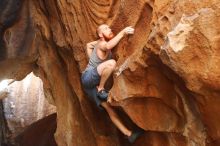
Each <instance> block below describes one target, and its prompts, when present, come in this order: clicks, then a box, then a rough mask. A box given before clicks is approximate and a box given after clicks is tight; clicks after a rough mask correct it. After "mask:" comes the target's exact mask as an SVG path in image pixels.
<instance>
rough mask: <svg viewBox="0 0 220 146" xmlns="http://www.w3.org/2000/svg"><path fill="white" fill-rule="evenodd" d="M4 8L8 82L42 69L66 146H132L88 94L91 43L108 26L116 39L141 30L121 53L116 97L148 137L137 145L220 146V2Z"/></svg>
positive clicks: (87, 2)
mask: <svg viewBox="0 0 220 146" xmlns="http://www.w3.org/2000/svg"><path fill="white" fill-rule="evenodd" d="M16 2H19V3H17V5H15V3H16ZM2 5H4V7H3V9H1V13H0V15H1V17H0V21H1V25H0V26H1V28H0V30H1V38H0V39H1V44H2V45H1V62H0V66H1V68H0V78H1V79H3V78H14V79H16V80H20V79H22V78H24V77H25V76H26V75H27V74H28V73H29V72H31V71H33V72H34V74H36V75H37V76H39V77H40V78H41V79H42V80H43V83H44V92H45V94H46V97H47V98H48V99H49V100H50V101H51V102H54V104H55V105H56V107H57V129H56V133H55V139H56V142H57V144H58V145H59V146H65V145H68V146H73V145H77V146H88V145H90V146H102V145H104V146H116V145H129V144H128V143H126V142H125V141H124V140H123V138H121V136H120V133H118V131H117V130H116V129H115V127H114V125H112V124H111V121H110V120H109V119H108V116H107V115H106V114H105V113H104V112H102V111H99V110H98V109H97V108H96V107H95V106H94V105H93V103H91V102H90V101H89V100H88V98H87V97H86V96H85V95H84V93H83V91H82V88H81V83H80V75H81V72H82V71H83V70H84V69H85V67H86V64H87V62H88V59H87V58H86V54H85V45H86V43H87V42H89V41H92V40H95V39H96V36H95V30H96V28H97V26H98V25H100V24H102V23H107V24H109V25H110V26H111V28H112V29H113V31H114V32H115V33H118V32H119V31H120V30H121V29H123V28H124V27H126V26H130V25H131V26H133V27H134V28H135V34H134V35H132V36H129V37H125V38H124V39H123V40H122V41H121V42H120V43H119V45H117V47H115V48H114V51H113V55H114V58H115V59H116V60H117V70H116V72H115V76H114V86H113V87H112V89H111V98H112V99H114V101H113V102H112V103H111V104H112V105H113V106H116V108H117V107H118V108H121V109H123V111H125V112H126V114H127V115H128V117H129V118H130V119H131V120H132V121H133V123H134V124H136V125H137V126H139V127H141V128H143V129H144V130H145V131H146V132H145V134H144V135H143V136H141V137H140V139H138V140H137V141H136V142H135V143H134V144H133V145H134V146H142V145H143V146H145V145H152V146H154V145H161V146H163V145H170V146H171V145H178V146H179V145H180V146H193V145H198V146H205V145H210V146H214V145H220V134H219V132H218V131H219V130H220V124H219V121H220V119H219V117H220V115H219V114H220V112H219V111H220V109H219V106H218V105H219V104H220V100H219V98H218V97H219V96H220V92H219V89H220V76H219V74H220V63H219V62H220V57H219V55H218V54H219V52H220V48H219V47H220V25H218V24H219V21H220V19H219V17H220V15H219V14H220V2H219V1H218V0H204V1H189V0H184V1H171V0H164V1H159V0H139V1H134V0H123V1H117V0H115V1H114V0H110V1H107V0H102V1H98V0H78V1H67V0H62V1H53V0H47V1H43V0H38V1H28V0H23V1H18V0H17V1H16V0H9V1H6V0H3V1H2V2H1V6H2ZM6 6H7V7H6ZM15 8H16V9H15ZM9 16H10V17H9ZM18 30H19V31H18ZM125 123H126V124H129V123H128V122H126V121H125Z"/></svg>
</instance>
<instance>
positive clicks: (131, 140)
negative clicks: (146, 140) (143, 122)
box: [128, 129, 144, 143]
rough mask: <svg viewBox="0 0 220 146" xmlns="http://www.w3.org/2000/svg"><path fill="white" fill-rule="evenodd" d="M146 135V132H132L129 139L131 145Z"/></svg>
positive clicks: (139, 130) (140, 130)
mask: <svg viewBox="0 0 220 146" xmlns="http://www.w3.org/2000/svg"><path fill="white" fill-rule="evenodd" d="M143 133H144V130H142V129H138V130H137V131H134V132H132V134H131V136H129V137H128V141H129V142H130V143H134V142H135V140H136V139H137V138H138V137H139V136H140V135H142V134H143Z"/></svg>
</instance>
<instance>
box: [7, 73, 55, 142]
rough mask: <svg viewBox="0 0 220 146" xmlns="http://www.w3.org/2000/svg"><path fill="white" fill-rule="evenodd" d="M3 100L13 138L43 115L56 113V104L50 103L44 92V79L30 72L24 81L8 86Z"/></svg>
mask: <svg viewBox="0 0 220 146" xmlns="http://www.w3.org/2000/svg"><path fill="white" fill-rule="evenodd" d="M6 89H7V92H8V94H7V96H6V97H5V98H4V100H3V104H4V116H5V119H6V121H7V126H8V128H9V130H10V133H11V134H10V137H9V138H10V139H13V138H14V137H15V136H17V135H18V134H19V133H20V132H22V131H23V130H24V128H25V127H27V126H29V125H30V124H32V123H33V122H35V121H37V120H39V119H42V118H43V117H45V116H47V115H49V114H52V113H55V112H56V108H55V106H53V105H51V104H49V103H48V101H47V100H46V99H45V97H44V93H43V83H42V81H41V80H40V79H39V78H38V77H36V76H34V75H33V73H30V74H29V75H27V76H26V77H25V78H24V79H23V80H22V81H15V82H13V83H11V84H10V85H9V86H7V88H6Z"/></svg>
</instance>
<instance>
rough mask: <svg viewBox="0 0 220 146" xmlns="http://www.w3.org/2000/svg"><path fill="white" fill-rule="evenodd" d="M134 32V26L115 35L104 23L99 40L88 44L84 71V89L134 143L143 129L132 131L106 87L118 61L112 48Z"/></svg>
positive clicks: (98, 32) (99, 32)
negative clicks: (114, 106)
mask: <svg viewBox="0 0 220 146" xmlns="http://www.w3.org/2000/svg"><path fill="white" fill-rule="evenodd" d="M133 33H134V28H132V27H126V28H124V29H123V30H121V31H120V32H119V33H118V34H117V35H116V36H114V34H113V32H112V30H111V29H110V27H109V26H108V25H106V24H102V25H100V26H99V27H98V29H97V34H98V37H99V40H97V41H94V42H90V43H88V44H87V55H88V57H89V58H90V59H89V63H88V65H87V67H86V69H85V71H84V72H83V73H82V77H81V80H82V85H83V88H84V91H85V92H86V94H87V95H88V97H89V98H91V99H92V100H93V101H95V102H96V104H97V105H98V107H102V108H104V109H105V110H106V111H107V113H108V114H109V116H110V119H111V120H112V122H113V123H114V124H115V125H116V126H117V128H118V129H119V130H120V131H121V132H122V133H123V134H124V135H126V136H127V137H128V140H129V141H130V142H131V143H132V142H134V141H135V139H136V138H137V137H138V136H139V135H140V134H141V133H142V131H140V130H139V131H135V132H132V131H131V130H129V129H128V128H127V127H125V126H124V124H123V123H122V122H121V120H120V119H119V116H118V115H117V113H116V112H115V111H114V109H113V108H112V107H111V106H110V104H109V103H108V102H107V99H108V91H107V90H106V89H105V85H106V81H107V80H108V79H109V78H110V76H111V75H112V74H113V72H114V70H115V67H116V61H115V60H114V59H112V54H111V49H113V48H114V47H115V46H116V45H117V44H118V43H119V41H120V40H121V39H122V38H123V37H124V36H125V35H129V34H133Z"/></svg>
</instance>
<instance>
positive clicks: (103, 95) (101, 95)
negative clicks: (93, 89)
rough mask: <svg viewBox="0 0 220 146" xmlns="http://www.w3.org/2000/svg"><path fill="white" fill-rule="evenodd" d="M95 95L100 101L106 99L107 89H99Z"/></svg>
mask: <svg viewBox="0 0 220 146" xmlns="http://www.w3.org/2000/svg"><path fill="white" fill-rule="evenodd" d="M97 97H98V98H99V99H100V100H102V101H107V98H108V91H106V90H105V89H103V90H100V91H99V92H98V93H97Z"/></svg>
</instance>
